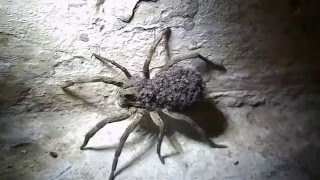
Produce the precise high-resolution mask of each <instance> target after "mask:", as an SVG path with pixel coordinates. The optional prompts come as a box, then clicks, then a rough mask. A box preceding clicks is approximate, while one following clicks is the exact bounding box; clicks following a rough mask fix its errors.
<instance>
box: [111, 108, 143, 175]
mask: <svg viewBox="0 0 320 180" xmlns="http://www.w3.org/2000/svg"><path fill="white" fill-rule="evenodd" d="M142 117H143V115H142V114H141V113H137V115H136V117H135V119H134V121H133V122H132V123H131V124H130V125H129V126H128V127H127V129H126V130H125V132H124V133H123V134H122V136H121V138H120V143H119V145H118V146H117V149H116V152H115V154H114V159H113V162H112V169H111V173H110V176H109V180H113V179H114V177H115V176H114V173H115V171H116V169H117V164H118V159H119V156H120V154H121V151H122V148H123V146H124V143H125V142H126V140H127V138H128V137H129V135H130V133H131V132H132V131H133V130H134V129H135V128H136V127H137V126H138V125H139V123H140V121H141V118H142Z"/></svg>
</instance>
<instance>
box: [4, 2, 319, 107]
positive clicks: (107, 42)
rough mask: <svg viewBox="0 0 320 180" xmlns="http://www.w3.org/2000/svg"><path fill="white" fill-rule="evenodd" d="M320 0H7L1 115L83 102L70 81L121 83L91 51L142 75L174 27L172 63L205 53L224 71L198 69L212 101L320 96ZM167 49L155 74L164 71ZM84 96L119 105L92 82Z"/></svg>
mask: <svg viewBox="0 0 320 180" xmlns="http://www.w3.org/2000/svg"><path fill="white" fill-rule="evenodd" d="M317 5H319V3H318V2H317V1H312V0H310V1H304V2H302V1H299V0H296V1H295V0H290V1H289V0H284V1H274V0H262V1H254V0H250V1H236V0H233V1H232V0H228V1H225V0H212V1H208V0H182V1H177V0H159V1H147V0H145V1H143V0H141V1H138V0H130V1H129V0H117V1H112V0H105V1H101V0H100V1H99V0H98V1H94V0H82V1H81V0H69V1H64V0H41V1H38V0H33V1H27V0H19V1H16V0H0V85H1V88H0V100H1V104H0V107H1V109H2V110H3V109H7V108H8V107H10V106H12V105H15V104H19V108H17V107H18V106H16V108H15V107H12V108H11V109H13V110H22V111H25V110H28V111H31V110H50V109H51V110H52V109H55V108H56V109H63V108H66V107H70V106H71V105H72V106H73V107H74V106H75V105H79V104H81V103H82V102H79V101H74V100H73V99H71V98H69V97H67V96H65V95H64V93H63V92H62V91H61V89H60V88H59V85H61V84H62V83H63V82H64V81H65V80H67V79H73V78H76V77H79V76H94V75H98V74H99V75H106V76H119V75H120V74H121V72H119V71H117V70H116V69H115V68H112V67H111V66H110V67H105V66H103V65H102V64H101V63H100V62H98V61H97V60H95V59H93V58H91V54H92V53H100V54H101V55H103V56H105V57H108V58H110V59H113V60H115V61H117V62H118V63H120V64H122V65H124V66H126V67H128V69H129V71H130V72H132V73H139V72H140V71H141V68H142V64H143V60H144V59H145V55H146V52H147V49H148V48H149V47H150V45H151V44H152V42H153V41H154V39H155V37H156V36H157V34H159V33H160V32H161V30H162V29H163V28H165V27H171V28H172V37H171V39H170V44H169V45H170V48H171V50H172V55H177V54H183V53H186V52H189V51H198V52H200V53H201V54H203V55H204V56H206V57H208V58H209V59H211V60H212V61H213V62H215V63H217V64H221V65H223V66H225V68H226V69H227V72H226V73H220V72H218V71H215V70H210V69H208V68H206V67H205V66H204V64H203V63H202V62H201V61H200V60H192V61H188V62H187V63H186V64H185V65H184V66H187V65H188V66H191V67H195V68H196V69H198V70H199V71H201V72H202V73H203V74H204V75H205V77H206V78H207V79H208V80H210V81H209V83H208V90H209V96H210V97H211V98H212V99H213V100H214V101H215V102H217V103H219V104H221V105H225V106H240V105H243V104H249V105H253V106H255V105H258V104H261V103H279V102H283V101H285V100H286V99H288V98H289V99H290V98H292V97H298V96H299V95H301V94H315V93H317V91H319V89H320V88H319V83H318V82H319V80H320V78H319V77H320V76H317V71H319V60H318V57H319V54H318V50H319V48H318V41H319V38H318V37H319V36H318V35H317V30H319V25H318V22H319V21H318V19H319V15H318V14H317V11H316V9H315V7H316V6H317ZM164 54H165V51H164V48H163V44H160V47H159V48H158V50H157V52H156V55H155V58H154V61H153V62H152V63H151V67H152V73H153V74H154V73H155V72H156V71H157V69H158V67H159V66H161V65H162V64H163V63H164V60H163V57H164ZM75 88H78V92H80V94H81V95H82V96H84V97H86V98H88V99H90V101H91V102H94V103H100V104H112V102H113V101H114V98H115V97H114V94H115V92H114V88H113V87H112V86H109V85H103V84H100V83H95V84H91V85H83V86H81V87H75Z"/></svg>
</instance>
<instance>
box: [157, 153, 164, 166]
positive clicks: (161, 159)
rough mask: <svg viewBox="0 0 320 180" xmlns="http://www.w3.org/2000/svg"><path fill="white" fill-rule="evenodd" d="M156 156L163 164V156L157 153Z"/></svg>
mask: <svg viewBox="0 0 320 180" xmlns="http://www.w3.org/2000/svg"><path fill="white" fill-rule="evenodd" d="M158 157H159V159H160V161H161V163H162V164H165V162H164V158H163V157H162V156H161V155H160V154H158Z"/></svg>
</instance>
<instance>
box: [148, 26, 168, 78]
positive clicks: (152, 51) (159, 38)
mask: <svg viewBox="0 0 320 180" xmlns="http://www.w3.org/2000/svg"><path fill="white" fill-rule="evenodd" d="M170 34H171V30H170V28H169V27H167V28H166V29H165V30H164V31H163V32H162V33H161V34H160V35H159V36H158V37H157V39H156V40H155V41H154V42H153V44H152V45H151V47H150V49H149V51H148V53H147V58H146V60H145V61H144V64H143V68H142V73H143V75H144V77H145V78H147V79H149V78H150V69H149V66H150V63H151V59H152V57H153V55H154V53H155V51H156V48H157V46H158V44H159V43H160V41H161V39H162V38H163V37H164V36H165V40H166V42H167V41H168V40H169V38H170Z"/></svg>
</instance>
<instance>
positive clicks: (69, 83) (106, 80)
mask: <svg viewBox="0 0 320 180" xmlns="http://www.w3.org/2000/svg"><path fill="white" fill-rule="evenodd" d="M90 82H104V83H106V84H113V85H115V86H118V87H121V86H122V85H123V84H125V82H123V81H121V80H120V79H116V78H111V77H103V76H96V77H82V78H78V79H75V80H72V81H67V82H66V83H65V84H64V85H63V86H62V87H61V88H62V89H66V88H68V87H70V86H72V85H74V84H83V83H90Z"/></svg>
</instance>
